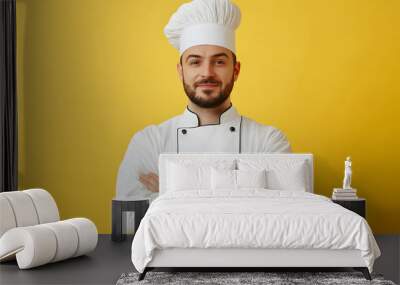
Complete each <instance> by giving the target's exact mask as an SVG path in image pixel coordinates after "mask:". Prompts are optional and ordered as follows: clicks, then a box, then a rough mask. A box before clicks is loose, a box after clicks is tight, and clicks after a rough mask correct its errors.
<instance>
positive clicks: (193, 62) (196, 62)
mask: <svg viewBox="0 0 400 285" xmlns="http://www.w3.org/2000/svg"><path fill="white" fill-rule="evenodd" d="M189 64H190V65H193V64H199V62H198V61H191V62H190V63H189Z"/></svg>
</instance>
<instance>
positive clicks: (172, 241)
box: [132, 189, 380, 272]
mask: <svg viewBox="0 0 400 285" xmlns="http://www.w3.org/2000/svg"><path fill="white" fill-rule="evenodd" d="M176 247H178V248H274V249H279V248H302V249H312V248H313V249H358V250H360V251H361V256H362V257H363V259H364V260H365V263H366V266H367V267H368V269H369V271H370V272H372V267H373V263H374V260H375V259H376V258H377V257H379V256H380V251H379V248H378V246H377V244H376V241H375V239H374V237H373V235H372V232H371V229H370V227H369V226H368V224H367V222H366V220H365V219H364V218H362V217H361V216H359V215H357V214H355V213H353V212H351V211H349V210H347V209H344V208H342V207H341V206H339V205H337V204H335V203H333V202H332V201H330V199H328V198H326V197H324V196H320V195H316V194H311V193H307V192H300V191H278V190H266V189H246V190H243V189H242V190H240V191H232V192H230V191H221V190H219V191H218V192H204V191H203V192H199V191H179V192H171V193H166V194H164V195H161V196H160V197H158V198H157V199H156V200H154V201H153V203H152V204H151V206H150V208H149V210H148V211H147V213H146V215H145V217H144V218H143V220H142V222H141V223H140V226H139V228H138V230H137V233H136V235H135V237H134V239H133V243H132V262H133V264H134V266H135V268H136V269H137V270H138V271H139V272H143V270H144V268H145V267H146V265H147V264H148V263H149V262H150V261H151V260H152V257H153V252H154V249H164V248H176Z"/></svg>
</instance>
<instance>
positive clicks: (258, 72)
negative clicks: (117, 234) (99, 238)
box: [17, 0, 400, 234]
mask: <svg viewBox="0 0 400 285" xmlns="http://www.w3.org/2000/svg"><path fill="white" fill-rule="evenodd" d="M183 2H184V1H171V0H169V1H164V0H155V1H138V0H137V1H132V0H118V1H116V0H113V1H109V0H107V1H106V0H85V1H81V0H35V1H32V0H17V26H18V39H17V40H18V59H17V60H18V91H19V92H18V100H19V111H20V112H19V127H20V133H19V135H20V166H19V181H20V188H21V189H24V188H31V187H43V188H45V189H47V190H48V191H50V192H51V193H52V194H53V196H54V197H55V199H56V201H57V203H58V206H59V208H60V213H61V216H62V218H63V219H66V218H71V217H77V216H85V217H88V218H90V219H92V220H93V221H94V222H95V223H96V225H97V227H98V229H99V232H100V233H109V232H110V229H111V226H110V222H111V207H110V203H111V199H112V197H113V196H114V194H115V180H116V173H117V169H118V166H119V163H120V161H121V159H122V157H123V154H124V152H125V150H126V147H127V144H128V142H129V140H130V138H131V136H132V135H133V134H134V133H135V132H136V131H138V130H140V129H142V128H143V127H145V126H146V125H148V124H152V123H160V122H162V121H164V120H166V119H168V118H170V117H171V116H173V115H176V114H179V113H181V112H182V111H183V110H184V108H185V104H186V96H185V95H184V93H183V90H182V87H181V83H180V81H179V79H178V76H177V74H176V70H175V65H176V63H177V61H178V53H177V51H175V50H174V49H173V47H172V46H170V45H169V44H168V42H167V40H166V39H165V38H164V36H163V32H162V31H163V27H164V26H165V24H166V23H167V21H168V19H169V17H170V16H171V14H172V13H173V11H175V10H176V9H177V7H178V6H179V4H181V3H183ZM236 3H237V4H238V5H239V6H240V8H241V10H242V25H241V26H240V28H239V29H238V32H237V38H238V43H237V44H238V59H239V60H240V61H241V62H242V72H241V76H240V77H239V80H238V82H237V84H236V86H235V88H234V91H233V93H232V100H233V102H234V104H235V105H236V106H237V108H238V110H239V111H240V112H241V113H242V114H244V115H246V116H248V117H251V118H253V119H255V120H257V121H260V122H262V123H265V124H270V125H274V126H276V127H278V128H280V129H282V130H283V131H284V132H285V133H286V134H287V136H288V138H289V140H290V142H291V144H292V146H293V150H294V151H295V152H311V153H314V155H315V167H316V172H315V177H316V187H315V188H316V193H319V194H323V195H328V196H329V195H330V193H331V190H332V188H333V187H338V186H340V185H341V183H342V179H343V162H344V159H345V157H346V156H347V155H351V156H352V158H353V186H354V187H356V188H358V190H359V195H360V196H362V197H366V198H367V214H368V221H369V223H370V225H371V227H372V229H373V230H374V232H376V233H380V234H384V233H385V234H386V233H400V222H399V217H400V201H399V200H400V182H399V181H400V180H399V173H400V167H399V165H400V164H399V163H400V155H399V154H400V152H399V149H398V146H399V145H400V134H399V131H400V128H399V123H400V114H399V113H400V108H399V107H400V104H399V103H400V102H399V101H400V100H399V96H400V32H399V31H400V17H398V15H399V13H400V1H397V0H371V1H365V0H335V1H320V0H304V1H297V0H291V1H289V0H273V1H272V0H270V1H261V0H258V1H248V0H247V1H245V0H240V1H239V0H237V1H236Z"/></svg>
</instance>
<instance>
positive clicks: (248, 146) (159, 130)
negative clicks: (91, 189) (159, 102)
mask: <svg viewBox="0 0 400 285" xmlns="http://www.w3.org/2000/svg"><path fill="white" fill-rule="evenodd" d="M199 122H200V120H199V118H198V116H197V114H196V113H194V112H192V111H191V110H189V109H188V108H186V109H185V111H184V112H183V114H181V115H179V116H175V117H173V118H171V119H169V120H167V121H165V122H163V123H161V124H159V125H150V126H148V127H146V128H144V129H143V130H141V131H139V132H137V133H136V134H135V135H134V136H133V137H132V139H131V141H130V143H129V146H128V149H127V151H126V153H125V156H124V158H123V160H122V163H121V165H120V168H119V172H118V178H117V196H116V198H117V199H126V200H142V199H149V200H153V199H155V198H156V197H157V196H158V193H154V192H151V191H149V190H147V189H146V188H145V187H144V185H143V184H142V183H141V182H140V181H139V176H140V175H141V174H147V173H149V172H154V173H156V174H158V156H159V155H160V153H185V152H219V153H221V152H225V153H254V152H261V153H266V152H269V153H271V152H275V153H277V152H281V153H285V152H291V148H290V144H289V142H288V141H287V139H286V137H285V135H284V134H283V133H282V132H281V131H280V130H278V129H276V128H274V127H272V126H265V125H262V124H259V123H257V122H255V121H253V120H251V119H248V118H246V117H244V116H241V115H240V114H239V113H238V112H237V111H236V109H235V107H233V106H232V105H231V106H230V107H229V108H228V109H227V110H226V111H225V112H223V113H222V114H221V116H220V118H219V123H218V124H210V125H202V126H199Z"/></svg>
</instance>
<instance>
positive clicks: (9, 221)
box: [0, 193, 17, 237]
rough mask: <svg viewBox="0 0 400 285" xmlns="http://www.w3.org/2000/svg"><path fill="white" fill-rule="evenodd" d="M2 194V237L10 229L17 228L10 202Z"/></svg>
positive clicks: (0, 197)
mask: <svg viewBox="0 0 400 285" xmlns="http://www.w3.org/2000/svg"><path fill="white" fill-rule="evenodd" d="M1 194H2V193H0V237H1V236H2V235H3V234H4V233H5V232H6V231H8V230H9V229H12V228H15V227H16V226H17V223H16V221H15V216H14V212H13V209H12V208H11V205H10V202H9V201H8V199H7V198H6V197H3V196H2V195H1Z"/></svg>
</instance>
